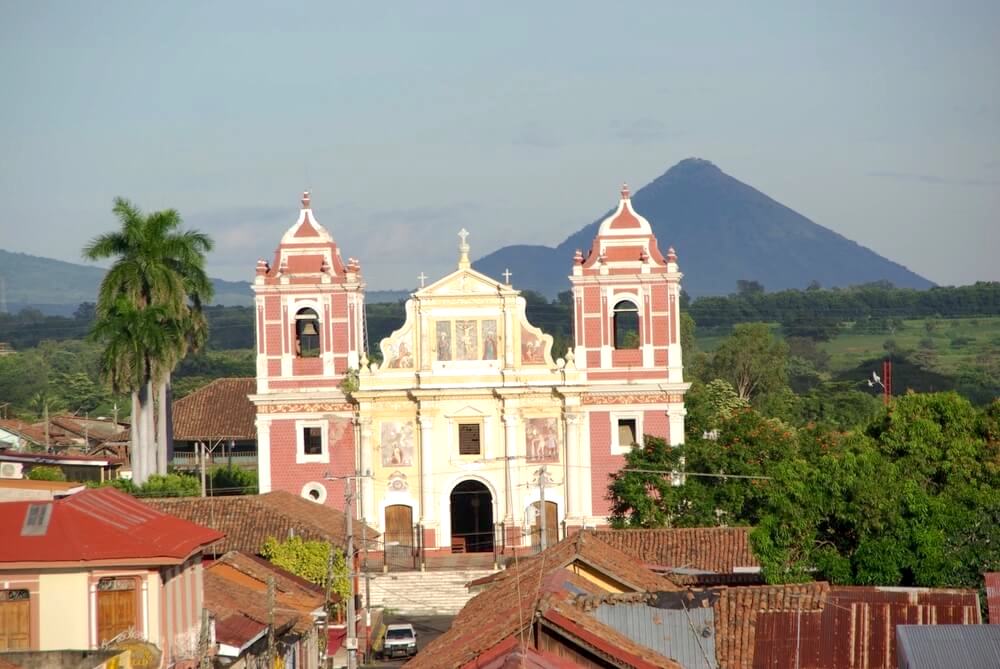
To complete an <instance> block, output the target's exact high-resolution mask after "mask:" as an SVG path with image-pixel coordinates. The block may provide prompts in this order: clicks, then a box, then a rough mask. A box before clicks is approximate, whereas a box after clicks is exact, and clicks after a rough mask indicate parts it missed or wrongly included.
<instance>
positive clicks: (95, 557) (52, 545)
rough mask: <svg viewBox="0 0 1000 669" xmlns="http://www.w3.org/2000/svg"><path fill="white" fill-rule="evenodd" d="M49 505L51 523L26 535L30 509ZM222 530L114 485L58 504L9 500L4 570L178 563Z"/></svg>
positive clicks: (0, 527)
mask: <svg viewBox="0 0 1000 669" xmlns="http://www.w3.org/2000/svg"><path fill="white" fill-rule="evenodd" d="M39 506H48V507H50V516H49V520H48V525H47V526H46V527H44V529H43V531H42V532H40V533H39V534H37V535H28V536H25V535H24V533H23V529H22V528H24V527H25V525H26V520H27V516H28V513H29V510H30V509H31V508H32V507H39ZM221 537H222V534H221V533H219V532H217V531H215V530H211V529H209V528H207V527H202V526H200V525H195V524H194V523H189V522H187V521H185V520H181V519H180V518H177V517H174V516H170V515H167V514H165V513H161V512H160V511H157V510H156V509H154V508H152V507H150V506H147V505H146V504H143V503H142V502H140V501H138V500H137V499H135V498H134V497H132V496H130V495H127V494H125V493H123V492H120V491H118V490H115V489H114V488H94V489H90V490H84V491H81V492H78V493H76V494H75V495H71V496H69V497H66V498H63V499H59V500H56V501H54V502H6V503H4V504H3V513H0V538H2V541H0V568H3V567H7V568H12V567H13V565H21V564H32V565H48V566H51V565H56V564H67V563H68V564H86V563H90V562H96V563H100V564H154V565H156V564H177V563H180V562H183V561H184V560H185V559H187V558H188V557H189V556H191V555H192V554H194V553H196V552H198V551H200V550H201V549H202V547H204V546H207V545H208V544H211V543H212V542H214V541H217V540H218V539H220V538H221Z"/></svg>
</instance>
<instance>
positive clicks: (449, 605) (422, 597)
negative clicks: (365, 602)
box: [371, 569, 493, 616]
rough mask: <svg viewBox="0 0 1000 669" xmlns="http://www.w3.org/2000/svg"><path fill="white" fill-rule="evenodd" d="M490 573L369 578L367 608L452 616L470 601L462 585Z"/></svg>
mask: <svg viewBox="0 0 1000 669" xmlns="http://www.w3.org/2000/svg"><path fill="white" fill-rule="evenodd" d="M492 573H493V570H492V569H461V570H454V571H452V570H449V571H423V572H420V571H403V572H390V573H388V574H372V577H371V604H372V606H373V607H376V606H383V607H385V608H388V609H392V610H393V611H395V612H397V613H400V614H403V615H423V616H428V615H455V614H456V613H458V612H459V610H461V608H462V607H463V606H465V603H466V602H467V601H469V600H470V599H472V597H473V595H472V594H469V591H468V590H467V589H466V587H465V584H466V583H468V582H469V581H473V580H475V579H477V578H482V577H483V576H488V575H490V574H492Z"/></svg>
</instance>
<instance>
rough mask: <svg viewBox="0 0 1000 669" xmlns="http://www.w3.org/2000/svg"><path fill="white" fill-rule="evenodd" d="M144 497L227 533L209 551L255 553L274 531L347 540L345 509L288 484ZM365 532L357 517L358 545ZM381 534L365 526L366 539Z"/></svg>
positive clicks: (335, 541)
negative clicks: (253, 491) (246, 491)
mask: <svg viewBox="0 0 1000 669" xmlns="http://www.w3.org/2000/svg"><path fill="white" fill-rule="evenodd" d="M144 501H145V502H146V503H147V504H149V505H150V506H152V507H154V508H156V509H159V510H160V511H163V512H164V513H169V514H172V515H175V516H178V517H179V518H184V519H186V520H189V521H191V522H194V523H198V524H199V525H204V526H205V527H212V528H215V529H217V530H219V531H220V532H222V533H224V534H225V535H226V536H225V538H224V539H222V540H221V541H219V542H218V543H216V544H214V545H212V546H211V547H210V548H209V549H208V551H206V552H208V553H212V554H214V555H221V554H223V553H226V552H228V551H234V550H236V551H242V552H244V553H249V554H256V553H259V552H260V549H261V546H263V545H264V541H266V540H267V539H268V538H269V537H274V538H276V539H287V538H288V537H290V536H293V535H294V536H299V537H302V538H303V539H306V540H315V541H329V542H330V543H332V544H333V545H334V546H339V547H341V548H343V547H345V546H346V543H347V542H346V533H345V530H346V524H345V519H346V516H345V515H344V513H343V511H339V510H337V509H334V508H332V507H329V506H325V505H322V504H316V503H315V502H310V501H309V500H306V499H303V498H301V497H298V496H297V495H293V494H292V493H290V492H285V491H283V490H276V491H273V492H269V493H265V494H263V495H239V496H230V497H171V498H162V499H147V500H144ZM361 534H362V532H361V522H360V521H355V523H354V536H355V539H356V541H355V545H356V546H358V547H359V548H360V546H361V543H360V542H361V538H362V537H361ZM377 536H378V532H377V531H376V530H374V529H373V528H371V527H369V528H367V530H366V531H365V537H366V538H367V539H374V538H375V537H377Z"/></svg>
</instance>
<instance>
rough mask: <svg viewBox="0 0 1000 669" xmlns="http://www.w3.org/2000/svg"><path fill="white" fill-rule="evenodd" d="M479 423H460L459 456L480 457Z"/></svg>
mask: <svg viewBox="0 0 1000 669" xmlns="http://www.w3.org/2000/svg"><path fill="white" fill-rule="evenodd" d="M479 453H480V450H479V423H460V424H459V426H458V454H459V455H479Z"/></svg>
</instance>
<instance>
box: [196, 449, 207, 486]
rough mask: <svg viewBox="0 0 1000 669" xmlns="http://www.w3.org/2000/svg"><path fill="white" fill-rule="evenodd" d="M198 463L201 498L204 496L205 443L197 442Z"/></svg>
mask: <svg viewBox="0 0 1000 669" xmlns="http://www.w3.org/2000/svg"><path fill="white" fill-rule="evenodd" d="M198 463H199V466H200V468H201V496H202V497H204V496H205V492H206V491H205V442H204V441H199V442H198Z"/></svg>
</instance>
